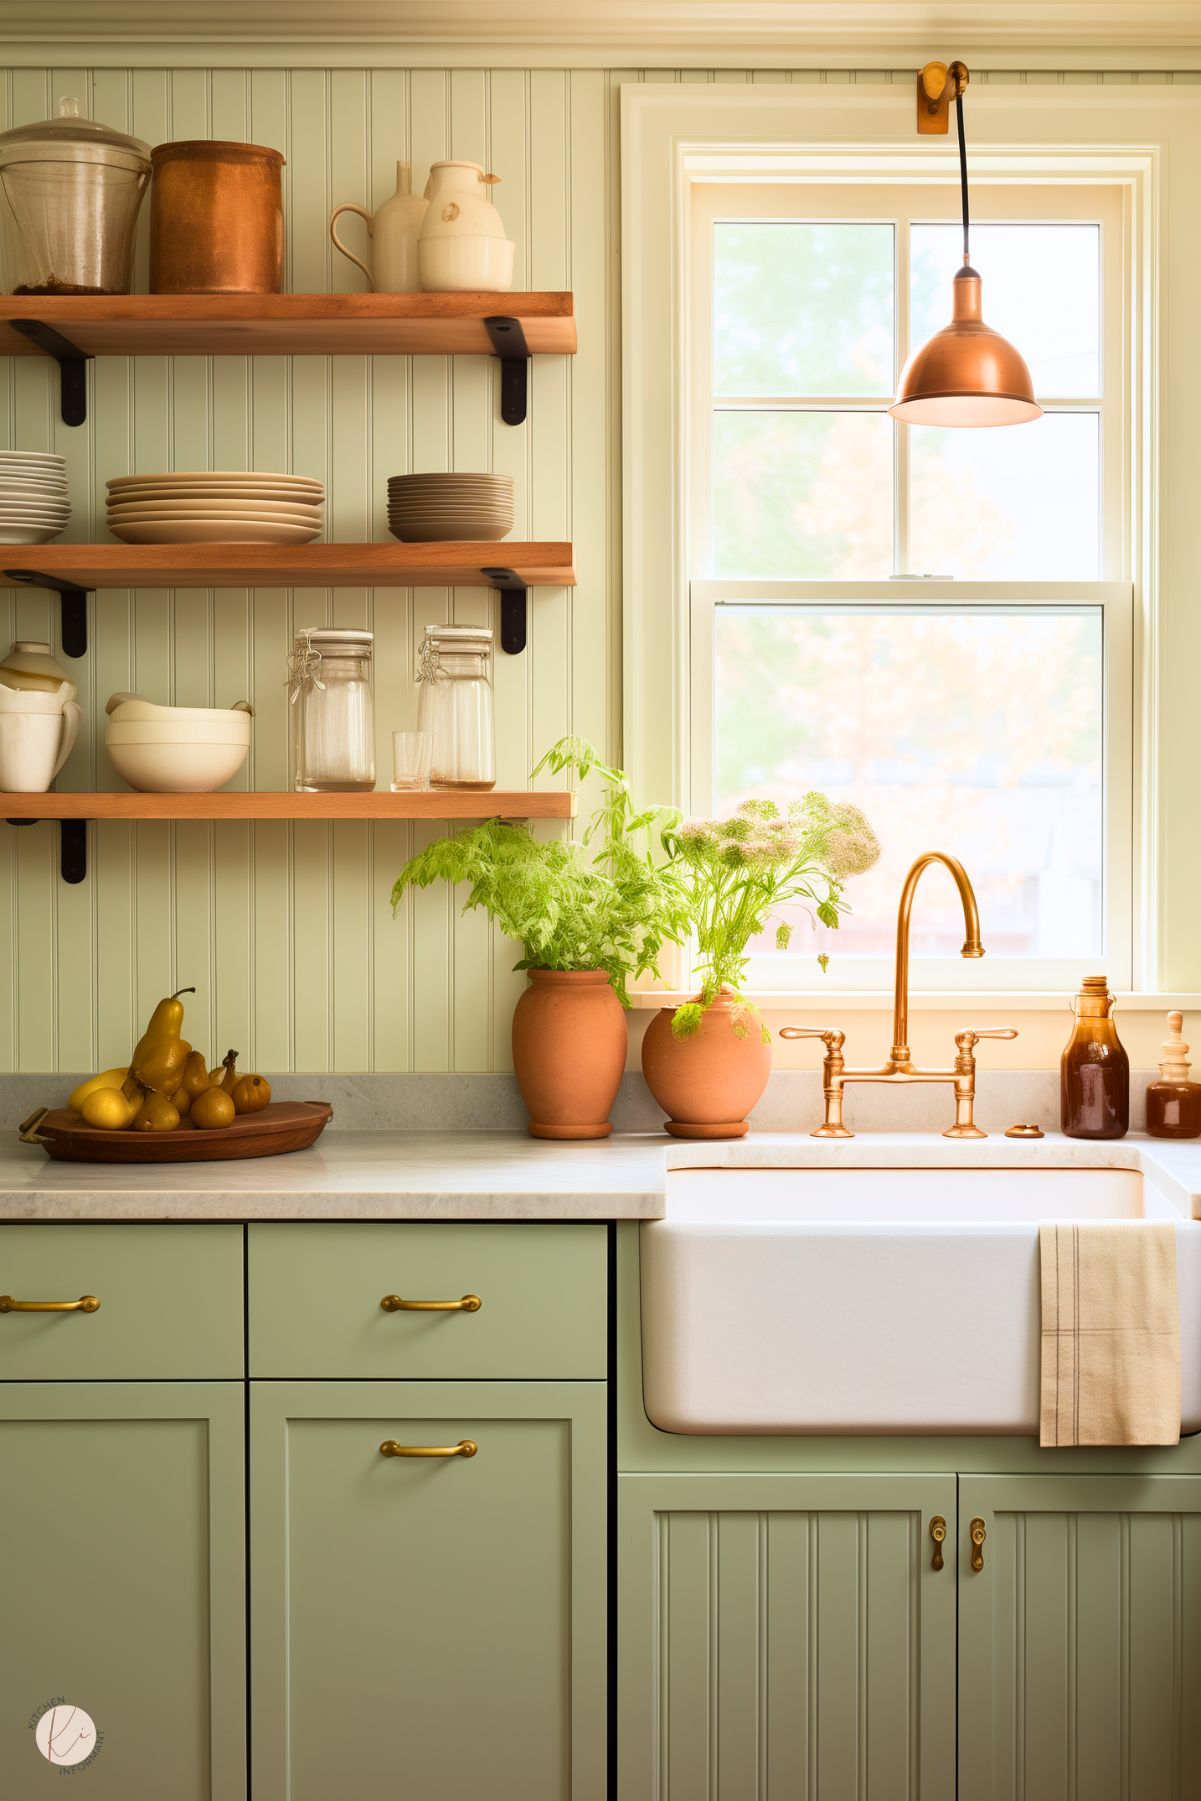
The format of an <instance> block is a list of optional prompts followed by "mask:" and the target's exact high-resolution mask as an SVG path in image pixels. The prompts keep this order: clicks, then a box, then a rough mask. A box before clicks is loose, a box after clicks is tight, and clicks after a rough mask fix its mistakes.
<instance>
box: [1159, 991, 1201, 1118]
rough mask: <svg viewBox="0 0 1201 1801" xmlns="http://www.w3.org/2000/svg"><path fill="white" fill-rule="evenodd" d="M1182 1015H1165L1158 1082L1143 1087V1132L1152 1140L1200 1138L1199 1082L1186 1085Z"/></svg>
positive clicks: (1185, 1054) (1200, 1099)
mask: <svg viewBox="0 0 1201 1801" xmlns="http://www.w3.org/2000/svg"><path fill="white" fill-rule="evenodd" d="M1183 1024H1184V1014H1183V1013H1169V1014H1168V1035H1167V1037H1166V1038H1165V1039H1164V1041H1163V1043H1162V1045H1161V1046H1160V1050H1161V1051H1162V1052H1163V1055H1162V1057H1161V1058H1160V1062H1159V1080H1158V1081H1157V1082H1149V1083H1148V1084H1147V1131H1148V1133H1149V1134H1150V1136H1151V1137H1152V1138H1201V1082H1190V1081H1189V1076H1188V1072H1189V1069H1190V1068H1191V1065H1190V1063H1189V1060H1188V1045H1187V1044H1186V1043H1185V1042H1184V1039H1183V1038H1182V1037H1181V1035H1180V1028H1181V1027H1182V1026H1183Z"/></svg>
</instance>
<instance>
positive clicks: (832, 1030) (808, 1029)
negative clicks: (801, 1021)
mask: <svg viewBox="0 0 1201 1801" xmlns="http://www.w3.org/2000/svg"><path fill="white" fill-rule="evenodd" d="M779 1035H780V1037H781V1038H820V1039H821V1041H822V1043H823V1044H824V1045H825V1047H826V1052H827V1055H828V1056H831V1057H837V1055H838V1053H839V1051H841V1049H842V1047H843V1045H844V1044H845V1043H846V1041H847V1035H846V1033H845V1032H840V1031H839V1030H838V1028H837V1027H836V1026H781V1027H780V1033H779Z"/></svg>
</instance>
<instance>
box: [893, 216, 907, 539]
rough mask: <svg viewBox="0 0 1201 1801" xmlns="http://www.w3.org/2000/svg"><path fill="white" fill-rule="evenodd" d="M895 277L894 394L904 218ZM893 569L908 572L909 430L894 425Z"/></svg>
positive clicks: (901, 352)
mask: <svg viewBox="0 0 1201 1801" xmlns="http://www.w3.org/2000/svg"><path fill="white" fill-rule="evenodd" d="M893 242H894V255H895V258H896V265H895V266H896V273H895V275H894V277H893V295H894V300H893V358H894V368H893V372H892V381H893V393H894V394H895V393H896V391H897V384H898V383H899V381H900V376H901V370H902V369H903V368H904V366H905V363H906V361H907V359H908V356H909V276H908V271H909V220H908V218H907V217H905V216H902V217H901V218H899V219H898V220H897V222H896V225H895V227H894V233H893ZM892 445H893V456H892V482H893V565H892V572H893V574H894V575H907V574H909V573H910V570H909V429H908V427H907V426H905V425H902V424H901V421H900V420H899V419H894V420H893V422H892Z"/></svg>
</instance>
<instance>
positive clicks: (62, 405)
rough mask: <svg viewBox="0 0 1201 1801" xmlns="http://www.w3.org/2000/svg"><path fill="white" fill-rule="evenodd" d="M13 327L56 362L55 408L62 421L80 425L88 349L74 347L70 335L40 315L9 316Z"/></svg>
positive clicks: (85, 402)
mask: <svg viewBox="0 0 1201 1801" xmlns="http://www.w3.org/2000/svg"><path fill="white" fill-rule="evenodd" d="M9 324H10V325H11V326H12V328H13V330H14V331H19V332H20V334H21V336H22V337H23V338H28V339H29V342H30V343H31V344H36V346H37V348H38V349H39V350H40V351H42V352H43V353H44V354H45V355H46V356H52V357H53V358H54V360H55V362H56V363H57V364H58V410H59V412H60V414H61V415H62V422H63V424H64V425H82V424H83V422H84V420H85V419H86V418H87V416H88V364H89V363H90V362H91V360H92V358H91V355H90V353H89V352H88V351H86V350H77V349H76V348H75V345H74V344H72V342H71V340H70V338H64V337H63V334H62V333H61V332H60V331H55V329H54V327H53V326H52V325H43V323H42V321H41V320H40V319H10V320H9Z"/></svg>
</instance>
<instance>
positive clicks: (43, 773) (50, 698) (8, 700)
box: [0, 682, 83, 794]
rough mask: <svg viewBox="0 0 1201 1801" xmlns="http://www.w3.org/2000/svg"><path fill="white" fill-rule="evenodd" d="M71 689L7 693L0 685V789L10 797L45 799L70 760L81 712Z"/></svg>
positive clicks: (64, 684)
mask: <svg viewBox="0 0 1201 1801" xmlns="http://www.w3.org/2000/svg"><path fill="white" fill-rule="evenodd" d="M74 691H75V690H74V685H73V684H72V683H71V682H61V683H60V684H59V686H58V687H57V688H56V689H54V690H53V691H48V690H45V689H37V688H10V687H8V686H7V684H6V683H4V682H0V789H2V790H3V791H4V792H5V793H8V794H45V793H46V791H47V789H48V788H49V787H50V784H51V782H52V781H53V780H54V778H55V776H56V775H57V774H58V772H59V770H60V769H61V768H62V766H63V764H64V763H65V762H66V760H67V758H68V757H69V756H70V755H71V752H72V750H73V749H74V747H75V740H76V738H77V737H78V736H79V727H80V724H81V723H82V720H83V711H82V709H81V708H80V707H79V705H78V704H77V702H76V701H75V700H73V699H72V698H71V696H72V695H73V694H74Z"/></svg>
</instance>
